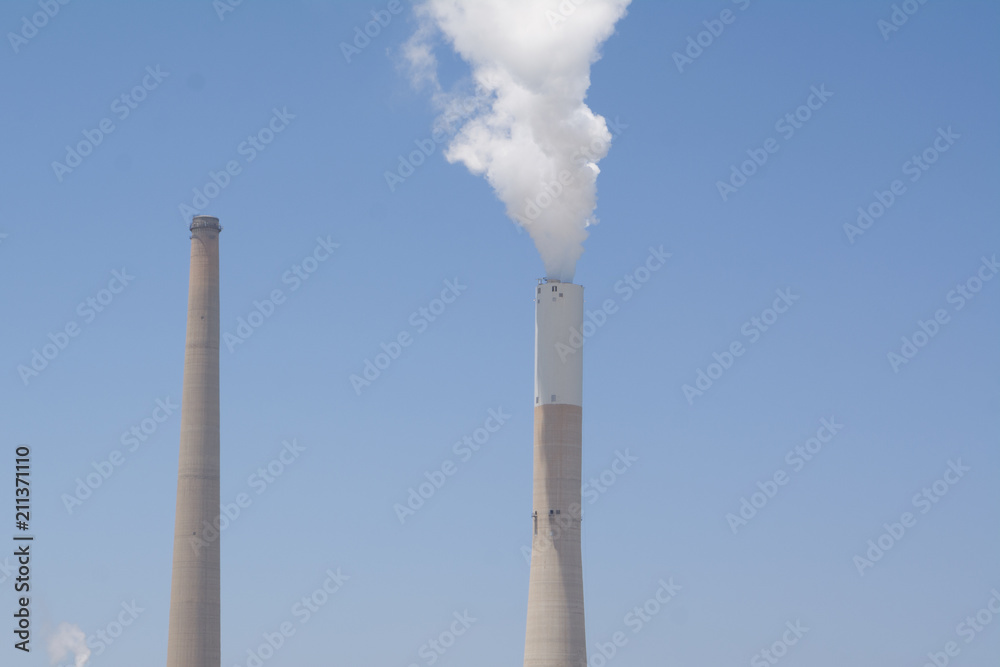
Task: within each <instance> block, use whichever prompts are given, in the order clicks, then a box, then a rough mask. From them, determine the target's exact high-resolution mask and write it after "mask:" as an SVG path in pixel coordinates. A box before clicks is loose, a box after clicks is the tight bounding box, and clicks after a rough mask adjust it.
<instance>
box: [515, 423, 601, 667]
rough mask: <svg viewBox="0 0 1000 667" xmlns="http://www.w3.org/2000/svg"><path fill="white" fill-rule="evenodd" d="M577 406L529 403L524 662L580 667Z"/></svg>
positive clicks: (583, 657)
mask: <svg viewBox="0 0 1000 667" xmlns="http://www.w3.org/2000/svg"><path fill="white" fill-rule="evenodd" d="M582 421H583V409H582V408H581V407H580V406H578V405H564V404H553V405H542V406H539V407H536V408H535V448H534V449H535V469H534V501H533V504H534V514H535V516H533V518H532V521H533V524H534V525H533V537H532V545H531V579H530V583H529V585H528V624H527V632H526V635H525V644H524V667H585V665H586V662H587V649H586V634H585V629H584V611H583V562H582V558H581V551H580V513H581V511H580V507H581V498H580V486H581V479H580V478H581V475H582V460H581V457H582V431H581V428H582Z"/></svg>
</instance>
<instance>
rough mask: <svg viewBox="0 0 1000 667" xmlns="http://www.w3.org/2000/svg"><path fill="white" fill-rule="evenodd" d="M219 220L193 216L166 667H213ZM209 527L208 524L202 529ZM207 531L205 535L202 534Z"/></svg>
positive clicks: (216, 642) (216, 650)
mask: <svg viewBox="0 0 1000 667" xmlns="http://www.w3.org/2000/svg"><path fill="white" fill-rule="evenodd" d="M221 231H222V226H221V225H219V219H218V218H213V217H211V216H207V215H199V216H195V218H194V219H193V220H192V221H191V278H190V281H191V282H190V286H189V288H188V319H187V341H186V343H185V347H184V389H183V395H182V396H181V446H180V464H179V466H178V470H177V516H176V519H175V523H174V570H173V580H172V583H171V586H170V631H169V634H168V639H167V667H219V665H220V664H221V662H222V652H221V646H220V645H221V638H220V629H219V625H220V606H221V600H220V590H219V554H220V549H219V534H218V532H216V531H217V528H218V518H219V500H220V499H219V232H221ZM206 529H208V531H206ZM206 532H207V534H206Z"/></svg>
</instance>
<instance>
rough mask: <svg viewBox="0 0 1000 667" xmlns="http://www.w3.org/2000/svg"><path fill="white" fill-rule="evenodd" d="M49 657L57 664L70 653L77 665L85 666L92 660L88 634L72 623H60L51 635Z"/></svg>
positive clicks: (78, 666) (79, 666) (77, 666)
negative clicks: (88, 645) (88, 646)
mask: <svg viewBox="0 0 1000 667" xmlns="http://www.w3.org/2000/svg"><path fill="white" fill-rule="evenodd" d="M48 648H49V659H50V660H52V663H53V664H55V663H57V662H59V661H60V660H62V659H63V658H65V657H66V656H67V655H69V654H70V653H72V654H73V663H74V666H75V667H84V665H86V664H87V661H88V660H90V649H89V648H87V636H86V635H85V634H83V630H81V629H80V628H79V627H78V626H76V625H73V624H72V623H60V624H59V627H58V628H56V632H55V634H54V635H52V636H51V637H49V646H48Z"/></svg>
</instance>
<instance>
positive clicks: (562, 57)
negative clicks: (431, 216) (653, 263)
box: [404, 0, 630, 281]
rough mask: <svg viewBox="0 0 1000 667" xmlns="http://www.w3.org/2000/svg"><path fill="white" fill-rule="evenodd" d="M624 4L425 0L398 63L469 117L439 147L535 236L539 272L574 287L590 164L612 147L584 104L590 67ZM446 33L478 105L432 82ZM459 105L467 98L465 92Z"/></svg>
mask: <svg viewBox="0 0 1000 667" xmlns="http://www.w3.org/2000/svg"><path fill="white" fill-rule="evenodd" d="M629 2H630V0H561V1H560V0H422V1H421V2H420V3H419V4H418V5H417V6H416V15H417V18H418V21H419V26H418V28H417V31H416V33H415V34H414V35H413V37H412V38H411V39H410V41H409V42H408V43H407V45H406V47H405V49H404V55H405V56H406V59H407V61H408V63H409V66H410V72H411V78H412V79H413V81H414V83H415V84H416V85H430V86H431V87H432V88H433V89H434V101H435V103H436V104H437V105H438V106H439V108H440V109H442V110H447V109H453V108H454V107H456V106H464V107H465V108H469V107H470V106H472V107H473V108H475V109H476V111H475V112H474V113H473V114H472V115H471V116H469V117H467V118H465V119H464V122H462V124H461V126H460V127H459V128H458V130H457V134H455V136H454V137H453V139H452V140H451V142H450V144H449V145H448V147H447V149H446V151H445V158H446V159H447V160H448V161H449V162H461V163H463V164H464V165H465V166H466V167H467V168H468V169H469V171H471V172H472V173H474V174H478V175H485V177H486V180H487V181H488V182H489V183H490V185H491V186H493V189H494V191H495V192H496V194H497V197H499V198H500V200H501V201H502V202H503V203H504V204H505V205H506V208H507V215H508V216H509V217H510V218H511V219H512V220H514V221H515V222H516V223H518V224H520V225H521V226H523V227H524V228H525V229H527V230H528V232H529V233H530V235H531V238H532V239H533V240H534V242H535V245H536V247H537V248H538V252H539V253H540V254H541V256H542V261H543V262H544V264H545V271H546V275H547V277H549V278H556V279H559V280H563V281H571V280H572V279H573V274H574V272H575V269H576V262H577V260H578V259H579V258H580V255H581V254H582V253H583V241H584V239H586V238H587V227H589V226H590V225H593V224H596V223H597V218H596V217H595V216H594V210H595V209H596V208H597V174H598V173H599V172H600V170H599V169H598V168H597V163H598V161H600V160H601V158H603V157H604V156H605V155H607V153H608V149H609V148H610V147H611V133H610V132H608V127H607V124H606V123H605V122H604V118H603V117H602V116H599V115H596V114H594V112H592V111H591V110H590V108H588V107H587V105H586V104H585V102H584V100H585V99H586V96H587V89H588V88H589V87H590V66H591V65H592V64H593V63H594V62H596V61H597V60H598V59H599V58H600V47H601V45H602V44H603V43H604V42H605V40H607V39H608V37H610V36H611V34H612V33H613V32H614V26H615V23H616V22H617V21H618V19H620V18H621V17H622V16H624V14H625V10H626V7H627V6H628V4H629ZM439 34H440V35H443V36H444V38H445V39H446V40H447V41H448V43H449V44H451V46H452V47H453V48H454V50H455V51H456V53H458V54H459V55H460V56H461V57H462V59H463V60H465V62H466V63H468V64H469V67H470V68H471V70H472V78H473V82H474V85H475V88H476V91H475V93H473V94H472V96H473V97H475V98H477V99H476V100H475V102H476V104H475V105H468V104H461V98H462V97H463V95H461V94H457V93H447V92H444V91H443V90H442V88H441V85H440V83H439V81H438V78H437V59H436V57H435V55H434V50H433V40H434V38H435V37H436V36H437V35H439ZM464 97H468V95H466V96H464Z"/></svg>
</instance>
